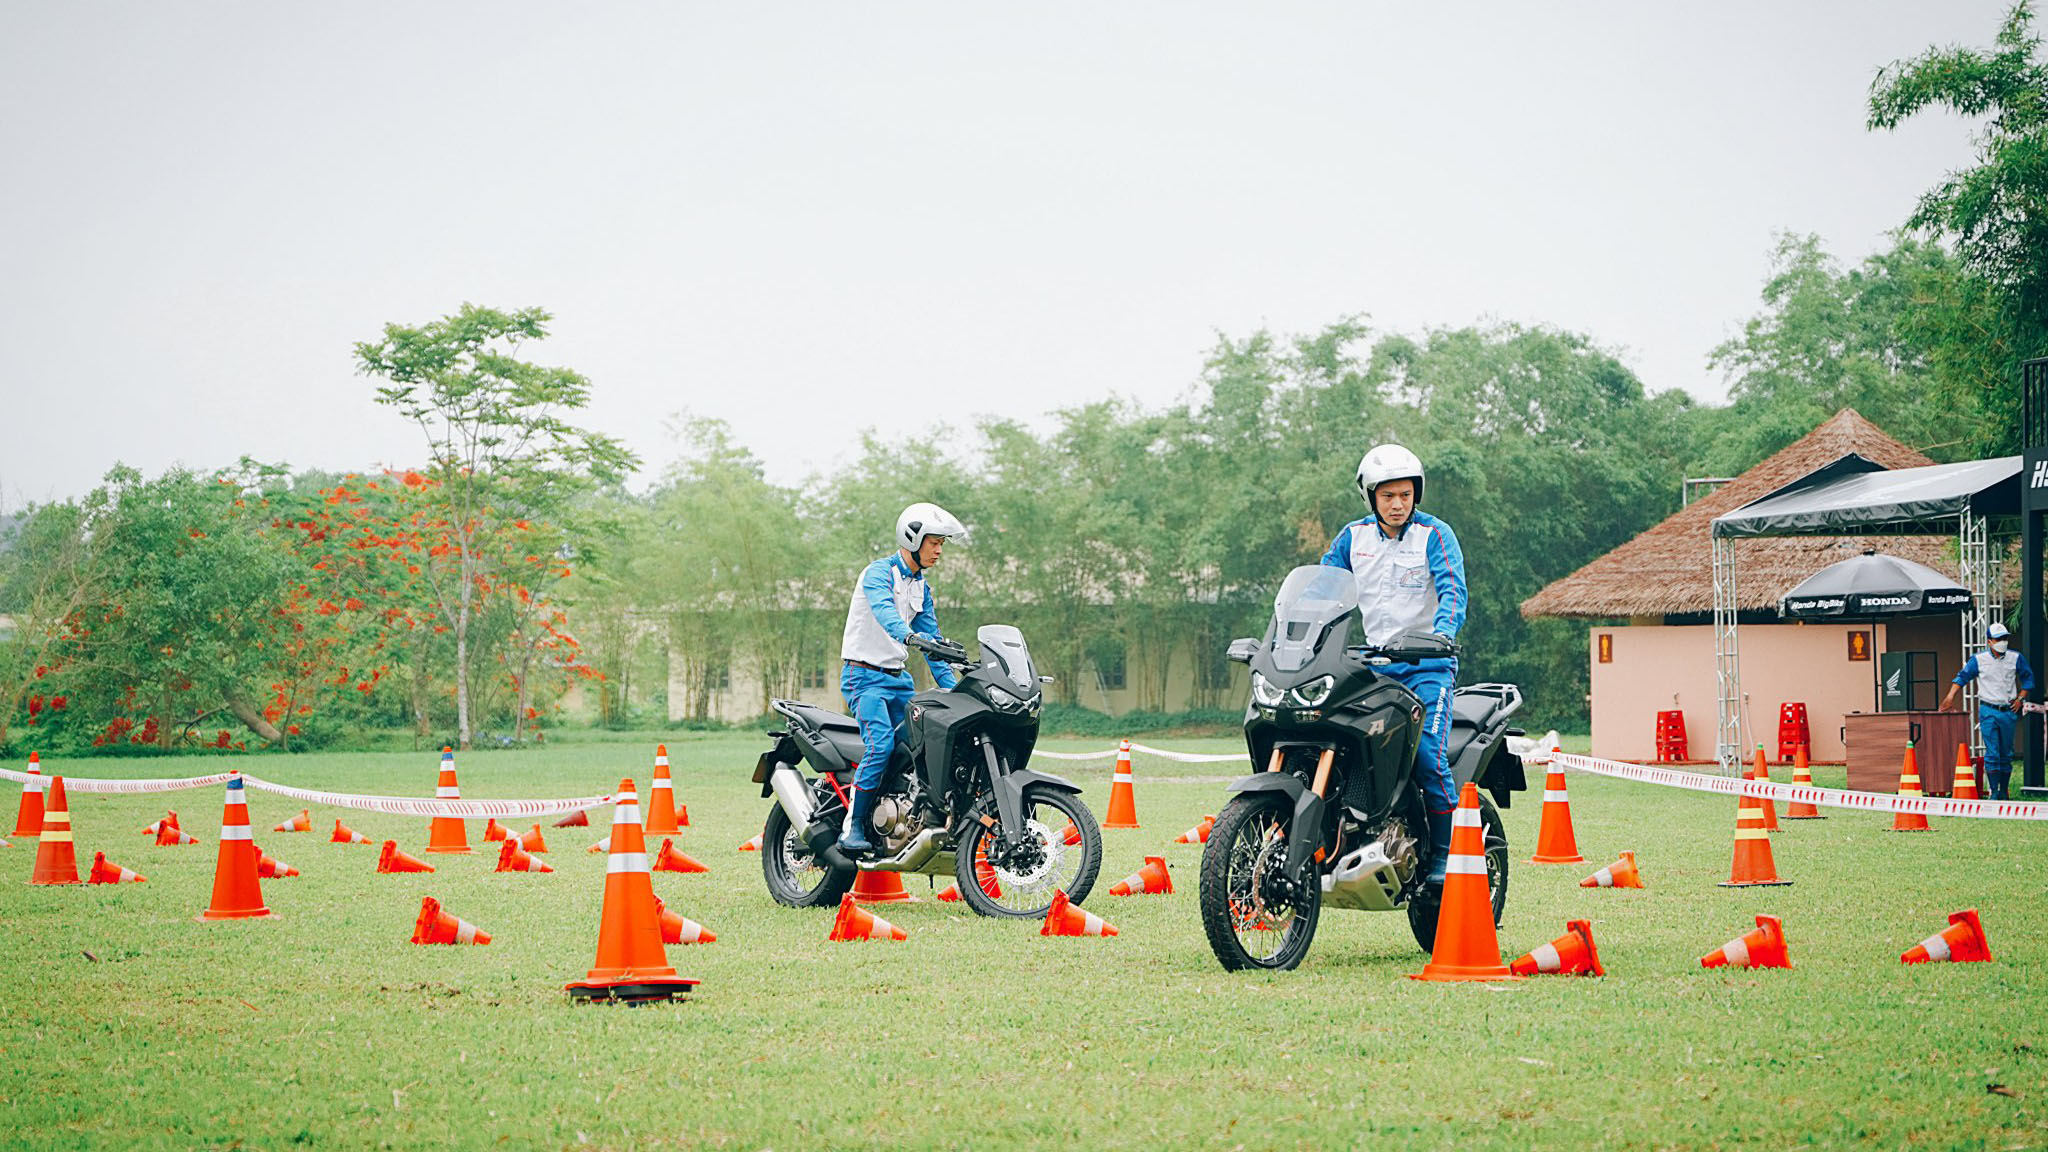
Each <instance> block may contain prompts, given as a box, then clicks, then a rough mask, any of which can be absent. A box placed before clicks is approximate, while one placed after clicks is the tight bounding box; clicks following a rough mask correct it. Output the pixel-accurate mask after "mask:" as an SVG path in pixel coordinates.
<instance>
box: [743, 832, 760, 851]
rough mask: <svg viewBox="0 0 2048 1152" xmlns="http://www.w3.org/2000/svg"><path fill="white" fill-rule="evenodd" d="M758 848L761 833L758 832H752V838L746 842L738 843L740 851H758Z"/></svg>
mask: <svg viewBox="0 0 2048 1152" xmlns="http://www.w3.org/2000/svg"><path fill="white" fill-rule="evenodd" d="M760 850H761V834H760V833H759V832H756V833H754V838H753V839H752V840H749V841H747V842H746V843H744V844H741V845H740V851H742V852H759V851H760Z"/></svg>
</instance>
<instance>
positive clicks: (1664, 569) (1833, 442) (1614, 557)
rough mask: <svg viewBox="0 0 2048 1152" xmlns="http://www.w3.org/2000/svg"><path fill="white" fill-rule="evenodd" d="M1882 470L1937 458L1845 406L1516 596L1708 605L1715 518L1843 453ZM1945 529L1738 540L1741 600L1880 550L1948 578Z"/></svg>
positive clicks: (1771, 602) (1611, 605) (1583, 611)
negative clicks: (1630, 535)
mask: <svg viewBox="0 0 2048 1152" xmlns="http://www.w3.org/2000/svg"><path fill="white" fill-rule="evenodd" d="M1852 454H1853V455H1858V456H1862V457H1864V458H1866V459H1868V460H1872V461H1875V462H1876V463H1878V464H1881V465H1883V466H1884V467H1886V468H1921V467H1925V466H1927V465H1929V464H1932V463H1934V461H1932V460H1930V459H1928V458H1927V457H1926V456H1923V455H1921V454H1920V453H1918V452H1915V451H1914V450H1913V449H1911V448H1908V447H1906V446H1905V445H1904V444H1901V443H1899V442H1898V441H1897V440H1894V439H1892V438H1891V437H1890V436H1887V435H1885V434H1884V432H1883V431H1881V430H1879V428H1878V427H1877V425H1875V424H1872V423H1871V422H1870V421H1868V420H1865V419H1864V418H1863V417H1862V416H1861V415H1860V414H1858V413H1857V412H1856V410H1855V409H1853V408H1844V409H1842V410H1841V411H1840V412H1837V413H1835V414H1834V415H1833V416H1831V417H1829V418H1828V419H1827V420H1826V421H1824V422H1823V423H1822V424H1821V425H1820V426H1819V427H1817V428H1815V429H1814V430H1813V431H1811V432H1809V433H1807V434H1806V435H1805V436H1803V437H1801V438H1800V439H1799V440H1797V441H1795V442H1793V443H1792V444H1790V445H1788V446H1786V447H1785V448H1784V449H1782V450H1781V451H1779V452H1777V453H1776V454H1775V455H1773V456H1771V457H1770V458H1768V459H1766V460H1765V461H1764V462H1763V463H1761V464H1758V465H1757V466H1756V467H1754V468H1751V469H1750V470H1749V471H1747V472H1744V473H1743V474H1742V475H1740V476H1738V477H1736V478H1735V479H1734V480H1731V481H1729V482H1728V483H1726V484H1723V485H1722V486H1721V487H1720V488H1718V489H1716V490H1715V491H1714V492H1712V493H1709V494H1708V495H1706V496H1704V497H1702V498H1700V499H1698V500H1695V501H1693V502H1692V503H1690V504H1688V505H1686V506H1685V507H1684V508H1681V509H1679V510H1678V511H1677V512H1675V513H1673V514H1672V515H1670V516H1669V517H1667V518H1665V520H1664V521H1663V522H1662V523H1659V524H1657V525H1656V526H1655V527H1653V528H1651V529H1649V530H1648V531H1646V532H1644V533H1643V534H1642V535H1640V536H1637V537H1636V538H1635V539H1633V540H1630V541H1629V542H1628V543H1626V544H1623V545H1622V546H1621V547H1619V548H1616V549H1615V550H1613V551H1612V552H1609V553H1607V554H1606V555H1604V556H1601V557H1600V558H1598V559H1596V560H1594V561H1593V562H1592V563H1590V564H1587V565H1586V566H1585V567H1583V568H1581V569H1579V570H1578V571H1576V572H1574V573H1572V574H1571V575H1569V576H1566V577H1564V578H1562V579H1560V580H1555V581H1552V582H1551V583H1550V584H1549V585H1547V586H1546V587H1545V588H1544V589H1543V590H1542V591H1540V592H1538V593H1536V594H1535V595H1534V596H1531V597H1529V598H1528V599H1527V600H1524V601H1522V615H1523V616H1525V617H1537V616H1560V617H1578V618H1582V619H1611V618H1614V617H1621V616H1666V615H1686V614H1692V613H1710V612H1712V611H1713V610H1714V559H1713V522H1714V517H1716V516H1719V515H1721V514H1722V513H1724V512H1731V511H1733V510H1735V509H1737V508H1740V507H1742V506H1743V505H1744V504H1747V503H1749V502H1750V501H1752V500H1756V499H1759V498H1761V497H1763V496H1766V495H1769V494H1770V493H1772V492H1775V491H1777V490H1778V489H1780V488H1783V487H1784V486H1786V485H1787V484H1790V483H1792V482H1793V481H1794V480H1797V479H1799V478H1800V477H1801V476H1804V475H1806V474H1807V473H1809V472H1812V471H1814V470H1815V469H1817V468H1821V467H1824V466H1826V465H1828V464H1832V463H1834V462H1835V461H1837V460H1839V459H1841V458H1842V457H1844V456H1848V455H1852ZM1950 544H1951V538H1950V537H1947V536H1895V537H1890V538H1888V539H1884V540H1866V539H1865V538H1863V537H1860V536H1798V537H1770V538H1765V539H1755V540H1743V541H1741V542H1739V543H1738V544H1737V545H1736V565H1737V574H1736V581H1735V592H1736V600H1737V606H1738V607H1739V608H1742V609H1758V608H1762V609H1770V610H1773V611H1775V610H1776V609H1777V607H1778V602H1779V601H1780V600H1781V599H1782V598H1783V597H1784V595H1785V593H1786V592H1787V591H1788V590H1790V589H1791V588H1792V586H1793V585H1795V584H1797V583H1799V582H1800V581H1801V580H1804V579H1806V578H1807V577H1808V576H1811V575H1813V574H1814V573H1815V572H1817V571H1819V570H1820V569H1822V568H1825V567H1827V566H1828V565H1829V564H1833V563H1834V562H1836V561H1837V560H1845V559H1847V558H1849V557H1851V556H1855V555H1857V554H1859V553H1861V552H1862V551H1863V550H1864V549H1866V548H1877V549H1879V550H1881V551H1884V552H1888V553H1890V554H1892V555H1894V556H1902V557H1904V558H1906V559H1908V560H1912V561H1915V562H1918V563H1921V564H1925V565H1927V566H1928V567H1930V568H1933V569H1935V570H1937V571H1939V572H1943V573H1946V574H1948V575H1950V576H1953V575H1955V574H1956V564H1955V560H1954V557H1953V554H1952V549H1951V547H1950Z"/></svg>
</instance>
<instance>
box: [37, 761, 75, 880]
mask: <svg viewBox="0 0 2048 1152" xmlns="http://www.w3.org/2000/svg"><path fill="white" fill-rule="evenodd" d="M45 787H46V788H47V789H48V792H49V795H48V796H47V797H46V798H45V803H44V804H43V827H42V830H41V831H40V832H38V833H37V835H38V836H39V837H41V840H40V842H39V843H37V845H36V868H35V872H34V873H33V874H32V875H30V877H29V881H28V882H29V883H31V884H76V883H78V852H77V850H76V849H75V848H74V847H73V845H72V843H71V808H70V806H69V805H68V804H66V803H65V802H64V778H63V777H62V776H52V777H50V782H49V784H47V785H46V786H45Z"/></svg>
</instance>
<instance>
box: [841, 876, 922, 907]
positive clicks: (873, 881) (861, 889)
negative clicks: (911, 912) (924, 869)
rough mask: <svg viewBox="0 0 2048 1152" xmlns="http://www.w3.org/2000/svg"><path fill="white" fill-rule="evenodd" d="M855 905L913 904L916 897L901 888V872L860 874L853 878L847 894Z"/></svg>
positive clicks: (915, 901)
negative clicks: (851, 887) (851, 889)
mask: <svg viewBox="0 0 2048 1152" xmlns="http://www.w3.org/2000/svg"><path fill="white" fill-rule="evenodd" d="M848 895H850V896H852V897H853V902H854V903H855V904H915V903H917V897H915V896H912V895H911V894H910V889H908V888H905V887H904V886H903V873H901V872H862V873H860V874H858V875H856V876H855V877H854V878H853V891H852V892H850V893H848Z"/></svg>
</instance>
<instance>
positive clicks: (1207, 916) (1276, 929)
mask: <svg viewBox="0 0 2048 1152" xmlns="http://www.w3.org/2000/svg"><path fill="white" fill-rule="evenodd" d="M1292 816H1293V808H1292V807H1291V806H1290V805H1289V804H1288V803H1287V801H1286V799H1285V798H1284V797H1281V796H1278V795H1275V794H1273V793H1254V794H1251V795H1245V796H1239V797H1237V798H1236V799H1234V800H1232V801H1231V802H1230V803H1229V804H1227V805H1225V806H1224V809H1223V812H1222V814H1221V815H1219V816H1217V817H1216V824H1215V827H1213V828H1212V829H1211V830H1210V832H1209V846H1208V847H1207V848H1204V849H1203V850H1202V901H1201V902H1202V927H1203V929H1204V930H1205V931H1207V932H1208V934H1209V947H1210V949H1211V950H1212V951H1214V952H1215V953H1216V959H1218V960H1220V961H1222V963H1223V967H1224V968H1226V969H1229V970H1230V971H1233V972H1235V971H1238V970H1240V969H1244V968H1263V969H1270V970H1273V971H1285V970H1287V969H1290V968H1293V967H1295V966H1296V965H1298V964H1300V963H1301V959H1302V957H1304V956H1306V955H1308V946H1309V942H1310V941H1311V940H1314V939H1315V935H1316V921H1317V919H1318V918H1319V917H1320V916H1321V914H1322V910H1323V890H1322V888H1321V887H1320V886H1319V885H1318V884H1317V883H1316V882H1315V881H1316V877H1315V874H1314V872H1313V870H1311V871H1310V873H1309V875H1308V876H1307V877H1306V880H1305V882H1304V883H1298V884H1297V883H1292V882H1290V880H1289V878H1288V877H1286V876H1283V875H1282V874H1281V873H1282V871H1283V868H1284V866H1285V864H1286V861H1287V825H1288V821H1289V819H1290V818H1291V817H1292Z"/></svg>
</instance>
